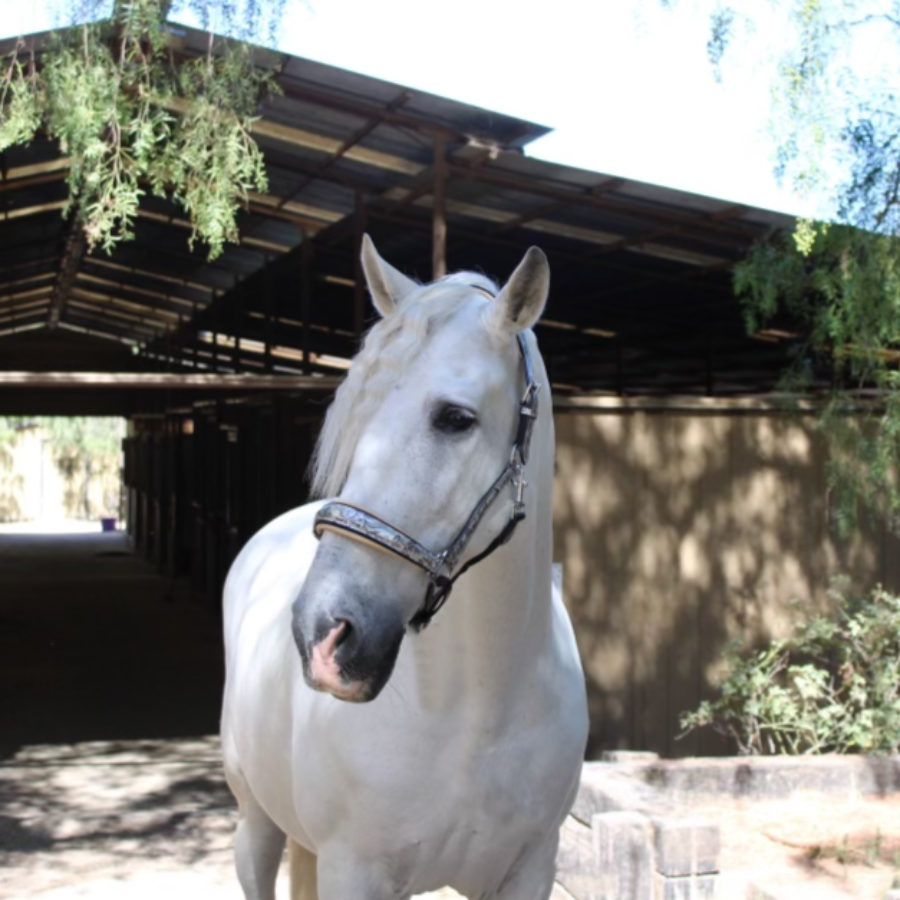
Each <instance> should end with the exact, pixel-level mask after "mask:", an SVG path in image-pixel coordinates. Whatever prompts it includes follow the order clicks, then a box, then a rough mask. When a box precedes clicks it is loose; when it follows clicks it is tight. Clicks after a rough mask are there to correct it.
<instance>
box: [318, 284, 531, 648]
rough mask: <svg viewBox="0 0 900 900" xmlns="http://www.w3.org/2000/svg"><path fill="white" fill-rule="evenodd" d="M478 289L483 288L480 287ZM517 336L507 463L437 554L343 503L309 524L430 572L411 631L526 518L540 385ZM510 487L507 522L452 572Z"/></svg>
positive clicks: (325, 508)
mask: <svg viewBox="0 0 900 900" xmlns="http://www.w3.org/2000/svg"><path fill="white" fill-rule="evenodd" d="M478 290H483V289H482V288H478ZM516 338H517V342H518V345H519V352H520V354H521V356H522V368H523V370H524V372H525V394H524V395H523V397H522V402H521V404H520V406H519V424H518V428H517V430H516V437H515V440H514V441H513V445H512V450H511V452H510V455H509V462H508V463H507V464H506V466H505V468H504V469H503V471H502V472H501V473H500V476H499V477H498V478H497V480H496V481H495V482H494V483H493V484H492V485H491V486H490V487H489V488H488V489H487V491H486V492H485V494H484V495H483V496H482V498H481V499H480V500H479V501H478V503H477V504H476V505H475V509H473V510H472V513H471V515H470V516H469V518H468V519H467V520H466V523H465V524H464V525H463V527H462V528H461V529H460V531H459V533H458V534H457V535H456V537H455V538H454V539H453V541H452V543H451V544H450V545H449V546H448V547H446V548H445V549H444V550H441V551H439V552H434V551H433V550H429V549H428V548H427V547H424V546H423V545H422V544H420V543H419V542H418V541H417V540H415V538H412V537H410V536H409V535H408V534H405V533H404V532H402V531H400V529H399V528H395V527H394V526H393V525H391V524H390V523H389V522H385V521H384V519H381V518H379V517H378V516H376V515H375V514H374V513H371V512H369V511H368V510H365V509H361V508H360V507H358V506H354V505H353V504H352V503H344V502H343V501H342V500H333V501H331V502H330V503H326V504H325V505H324V506H323V507H322V508H321V509H320V510H319V512H318V513H317V514H316V518H315V520H314V522H313V534H315V536H316V537H317V538H318V537H321V536H322V532H323V531H333V532H335V533H337V534H342V535H344V536H345V537H348V538H350V539H351V540H355V541H359V542H360V543H364V544H368V545H370V546H373V547H374V548H375V549H378V550H383V551H386V552H388V553H393V554H394V555H396V556H399V557H400V558H401V559H405V560H406V561H407V562H410V563H412V564H413V565H415V566H418V567H419V568H420V569H424V570H425V571H426V572H427V573H428V578H429V584H428V589H427V591H426V592H425V599H424V600H423V602H422V606H421V607H420V608H419V611H418V612H417V613H416V614H415V615H414V616H413V617H412V619H411V620H410V623H409V624H410V627H411V628H413V629H414V630H416V631H419V630H421V629H422V628H424V627H425V626H426V625H428V623H429V622H430V621H431V619H432V617H433V616H434V614H435V613H436V612H437V611H438V610H439V609H440V608H441V607H442V606H443V605H444V603H446V601H447V598H448V597H449V596H450V592H451V590H452V589H453V583H454V582H455V581H456V579H457V578H459V576H460V575H462V574H463V572H465V571H467V570H468V569H470V568H472V566H474V565H475V564H476V563H479V562H481V560H483V559H485V558H486V557H488V556H490V555H491V554H492V553H493V552H494V551H495V550H496V549H497V548H498V547H502V546H503V544H505V543H506V542H507V541H508V540H509V539H510V538H511V537H512V535H513V532H514V531H515V529H516V526H517V525H518V524H519V522H521V521H522V520H523V519H524V518H525V488H526V487H527V482H526V481H525V464H526V463H527V462H528V451H529V447H530V445H531V432H532V430H533V428H534V422H535V419H536V418H537V414H538V391H539V390H540V385H539V384H538V383H537V382H536V381H535V380H534V367H533V365H532V362H531V354H530V351H529V349H528V342H527V340H526V338H525V335H524V334H522V333H521V332H520V333H519V334H518V335H517V336H516ZM508 484H510V485H512V488H513V507H512V512H511V513H510V517H509V520H508V521H507V523H506V525H505V526H504V528H503V530H502V531H501V532H500V533H499V534H498V535H497V536H496V537H495V538H494V539H493V540H492V541H491V543H490V544H489V545H488V547H487V548H486V549H485V550H484V551H482V552H481V553H479V554H477V555H476V556H474V557H472V559H470V560H468V561H467V562H466V563H465V564H464V565H463V566H462V567H461V568H460V569H459V571H458V572H457V573H456V574H455V575H454V574H453V570H454V569H455V568H456V565H457V563H458V562H459V559H460V557H461V556H462V555H463V553H464V552H465V549H466V546H467V545H468V543H469V541H470V540H471V538H472V535H473V534H474V533H475V529H476V528H477V527H478V525H479V523H480V522H481V520H482V519H483V518H484V516H485V513H487V511H488V509H490V507H491V505H492V504H493V503H494V501H495V500H496V499H497V497H499V496H500V492H501V491H502V490H503V488H505V487H506V486H507V485H508Z"/></svg>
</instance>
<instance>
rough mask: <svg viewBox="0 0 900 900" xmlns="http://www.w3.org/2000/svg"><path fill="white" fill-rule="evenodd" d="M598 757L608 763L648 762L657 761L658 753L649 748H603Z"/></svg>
mask: <svg viewBox="0 0 900 900" xmlns="http://www.w3.org/2000/svg"><path fill="white" fill-rule="evenodd" d="M600 759H602V760H603V762H608V763H648V762H657V761H658V760H659V754H658V753H652V752H651V751H650V750H604V751H603V753H601V754H600Z"/></svg>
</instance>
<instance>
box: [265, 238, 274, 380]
mask: <svg viewBox="0 0 900 900" xmlns="http://www.w3.org/2000/svg"><path fill="white" fill-rule="evenodd" d="M265 260H266V261H265V263H264V265H265V272H264V273H263V277H264V278H265V291H266V295H265V297H264V298H263V304H264V309H265V317H266V324H265V370H266V372H267V373H271V371H272V273H271V271H270V270H269V266H270V264H271V259H270V258H269V256H268V255H267V256H266V257H265Z"/></svg>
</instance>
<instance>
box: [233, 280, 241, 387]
mask: <svg viewBox="0 0 900 900" xmlns="http://www.w3.org/2000/svg"><path fill="white" fill-rule="evenodd" d="M237 286H238V280H237V275H235V276H234V281H232V283H231V336H232V341H233V344H232V347H233V352H232V355H231V359H232V367H233V368H234V374H235V375H237V374H238V373H239V372H240V371H241V298H240V297H239V296H238V292H237Z"/></svg>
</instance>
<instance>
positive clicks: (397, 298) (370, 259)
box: [360, 234, 419, 316]
mask: <svg viewBox="0 0 900 900" xmlns="http://www.w3.org/2000/svg"><path fill="white" fill-rule="evenodd" d="M360 255H361V257H362V267H363V271H364V272H365V273H366V283H367V284H368V285H369V292H370V293H371V294H372V302H373V303H374V304H375V308H376V309H377V310H378V312H380V313H381V315H382V316H389V315H390V314H391V313H392V312H393V311H394V310H395V309H396V308H397V307H398V306H399V305H400V304H401V303H402V302H403V300H404V299H405V298H406V297H407V296H408V295H409V294H410V293H411V292H412V291H414V290H415V289H416V288H417V287H418V286H419V285H418V284H416V282H415V281H413V280H412V278H407V276H406V275H404V274H403V273H402V272H400V271H399V270H397V269H395V268H394V267H393V266H392V265H391V264H390V263H387V262H385V261H384V260H383V259H382V258H381V257H380V256H379V255H378V251H377V250H376V249H375V245H374V244H373V243H372V239H371V238H370V237H369V236H368V235H367V234H364V235H363V239H362V253H361V254H360Z"/></svg>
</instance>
